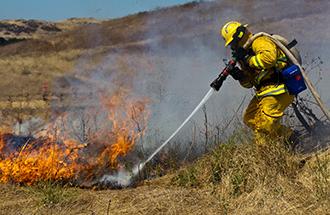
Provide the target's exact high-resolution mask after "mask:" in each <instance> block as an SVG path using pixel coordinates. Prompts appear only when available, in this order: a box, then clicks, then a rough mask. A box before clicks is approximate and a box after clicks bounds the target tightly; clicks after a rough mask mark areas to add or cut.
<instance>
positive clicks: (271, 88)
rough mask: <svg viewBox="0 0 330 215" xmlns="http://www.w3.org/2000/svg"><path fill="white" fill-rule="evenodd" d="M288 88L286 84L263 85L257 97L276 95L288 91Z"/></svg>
mask: <svg viewBox="0 0 330 215" xmlns="http://www.w3.org/2000/svg"><path fill="white" fill-rule="evenodd" d="M286 92H287V89H286V87H285V85H284V84H280V85H268V86H265V87H262V88H261V89H260V90H258V91H257V92H256V96H257V97H259V98H260V97H265V96H276V95H281V94H283V93H286Z"/></svg>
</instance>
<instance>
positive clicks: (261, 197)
mask: <svg viewBox="0 0 330 215" xmlns="http://www.w3.org/2000/svg"><path fill="white" fill-rule="evenodd" d="M239 141H242V142H241V143H239V144H237V142H239ZM244 141H245V140H244V139H242V138H237V136H236V137H235V136H234V137H233V138H232V139H231V140H230V141H229V142H228V143H226V144H223V145H220V146H218V148H216V149H215V150H214V151H213V152H211V153H210V154H208V155H206V156H204V157H203V158H201V159H200V160H198V161H196V162H195V163H194V164H191V165H189V166H187V167H184V168H182V169H181V170H180V171H178V172H173V173H171V174H168V175H166V176H164V177H161V178H156V179H153V180H147V181H144V182H141V183H140V184H138V186H137V187H135V188H128V189H122V190H99V191H98V190H85V189H80V188H70V187H63V186H60V185H58V184H52V183H43V184H39V185H36V186H33V187H19V186H14V185H0V187H1V189H0V190H1V191H0V211H1V212H0V214H50V213H56V214H329V213H330V207H329V205H330V204H329V203H330V199H329V196H330V190H329V187H330V172H329V167H330V166H329V163H330V152H329V151H326V152H323V153H321V154H313V155H311V156H310V157H309V158H308V159H304V158H303V157H302V155H295V154H292V153H290V152H288V151H287V149H286V148H285V147H283V146H281V145H279V144H277V143H272V144H269V145H268V146H265V147H263V148H259V147H257V146H255V145H253V144H249V143H246V142H245V143H244Z"/></svg>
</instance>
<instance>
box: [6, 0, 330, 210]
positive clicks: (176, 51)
mask: <svg viewBox="0 0 330 215" xmlns="http://www.w3.org/2000/svg"><path fill="white" fill-rule="evenodd" d="M329 7H330V4H329V2H328V1H322V0H318V1H299V0H294V1H290V3H288V2H287V1H282V0H280V1H276V2H272V1H264V2H259V1H244V2H242V1H221V2H193V3H189V4H185V5H181V6H176V7H171V8H165V9H159V10H155V11H150V12H141V13H139V14H134V15H130V16H127V17H123V18H119V19H114V20H104V21H98V20H93V19H70V20H66V21H63V22H56V23H50V22H43V21H33V20H28V21H26V20H15V21H8V20H7V21H2V22H1V24H0V30H1V37H2V38H3V39H2V41H3V43H2V45H1V47H0V68H1V70H0V78H1V83H0V99H1V102H0V105H1V107H5V108H4V109H5V111H4V112H3V113H2V118H3V119H5V123H6V124H7V125H11V124H12V123H13V122H17V121H22V120H23V119H24V117H26V118H29V117H30V115H34V116H35V115H37V116H40V115H42V117H44V118H47V117H48V116H45V115H46V114H47V112H48V111H49V110H50V109H51V108H54V103H55V104H56V103H58V101H61V99H63V98H66V97H71V96H72V88H71V85H72V83H79V85H81V84H86V86H89V85H88V84H89V75H90V74H91V73H93V71H96V70H97V69H99V67H98V65H99V64H100V63H102V62H104V61H105V60H107V57H108V56H109V55H112V54H114V55H116V56H117V55H120V56H121V58H120V59H119V61H120V63H118V64H113V65H115V67H116V69H112V68H111V69H107V68H106V69H105V73H109V74H111V73H112V72H113V71H117V70H120V71H124V72H122V73H123V74H124V75H126V74H131V73H136V72H137V71H138V69H136V70H134V69H132V67H138V66H137V65H139V66H140V67H138V68H139V69H140V70H142V69H145V70H149V69H150V70H151V71H162V75H164V74H165V75H164V76H165V77H166V75H167V74H169V73H170V70H171V68H168V69H167V70H165V69H164V68H166V67H163V66H162V67H159V65H164V64H171V63H173V62H175V61H176V60H177V59H176V58H178V56H185V55H187V56H190V54H191V53H194V52H198V51H199V50H200V49H201V47H203V50H204V49H205V48H206V49H210V50H216V51H215V53H216V54H218V56H223V55H225V53H222V52H221V51H219V50H222V49H223V47H222V45H223V44H222V41H220V39H219V38H218V28H219V26H221V24H223V23H224V22H226V21H228V20H230V19H239V20H241V21H242V22H247V23H250V24H251V28H252V29H253V30H255V31H267V32H270V33H279V34H283V35H284V36H287V37H289V38H292V37H296V38H297V40H298V41H299V47H300V48H301V49H302V50H308V51H306V52H305V54H306V55H307V57H306V58H307V59H308V55H310V56H321V57H322V58H323V59H325V61H327V60H328V59H329V57H328V56H329V55H328V53H329V52H328V51H327V49H328V47H329V45H330V43H329V41H330V40H329V39H330V37H329V31H330V29H329V27H328V26H329V25H328V23H329V21H330V16H329ZM274 11H276V12H274ZM316 35H317V37H315V36H316ZM174 47H175V48H174ZM159 50H160V51H159ZM213 54H214V53H212V55H213ZM205 55H206V56H207V57H209V56H210V54H208V53H205ZM141 56H144V57H145V56H147V57H150V56H152V57H153V58H152V59H153V61H156V62H157V64H156V66H155V67H156V69H155V70H152V67H153V66H154V65H151V66H150V65H149V62H148V61H147V62H146V61H145V60H144V58H143V57H141ZM158 56H159V57H158ZM217 58H218V57H217ZM131 59H134V60H133V63H132V61H131ZM179 59H181V58H179ZM189 60H190V61H192V60H191V59H189ZM127 62H129V63H127ZM202 62H204V63H208V62H209V61H207V60H205V61H202ZM158 67H159V68H158ZM325 67H326V69H328V68H330V66H329V64H327V62H326V63H325ZM141 68H142V69H141ZM203 68H204V67H202V68H201V69H203ZM77 70H79V71H80V72H79V73H78V74H77V72H76V71H77ZM162 75H159V76H160V79H161V81H164V79H166V78H163V76H162ZM326 80H329V79H328V76H327V77H325V81H326ZM127 82H131V80H130V79H129V78H128V79H125V80H124V81H123V83H127ZM120 84H122V83H120ZM73 85H75V84H73ZM155 85H157V86H156V87H153V86H152V87H151V89H152V90H155V89H156V90H159V97H160V98H161V97H162V96H163V94H162V93H163V89H162V88H161V87H159V88H158V82H156V83H155ZM53 89H55V90H53ZM200 89H202V87H200V88H199V89H197V90H200ZM203 89H204V88H203ZM321 89H322V92H324V93H323V96H324V97H325V98H326V100H327V101H329V96H328V94H327V92H329V90H330V88H329V86H322V88H321ZM44 96H46V97H44ZM79 96H80V95H77V97H76V101H77V102H78V103H79V101H80V97H79ZM64 100H65V99H64ZM26 101H28V102H26ZM15 102H16V103H15ZM22 104H26V105H27V106H24V105H23V106H22ZM60 104H61V103H60ZM15 105H16V106H15ZM65 105H66V104H65V101H64V106H65ZM8 107H10V108H8ZM15 107H16V108H15ZM64 109H65V107H64ZM8 116H9V117H8ZM3 121H4V120H3ZM242 133H245V131H242V132H241V133H240V134H239V135H238V136H240V135H242ZM232 138H233V139H232V140H231V141H229V142H227V144H226V145H224V146H221V147H218V148H216V149H214V151H212V152H209V153H208V154H207V155H205V157H203V158H201V159H199V160H197V161H196V162H195V163H192V164H191V163H190V164H189V162H187V163H185V165H184V167H181V168H180V167H178V166H177V165H176V164H175V161H176V160H175V156H173V157H172V158H173V159H172V160H170V161H169V162H168V163H165V164H163V165H159V166H158V167H157V168H158V169H157V168H156V169H154V170H152V171H151V172H150V173H149V174H150V175H151V176H152V177H154V176H161V175H163V174H164V172H167V173H168V174H167V175H166V176H164V177H162V178H159V179H156V180H151V181H144V182H142V183H141V184H138V186H137V187H136V188H130V189H125V190H101V191H95V190H82V189H79V188H72V187H71V188H68V187H64V188H63V186H62V184H56V183H48V182H47V183H41V184H37V185H34V186H33V187H24V186H13V185H5V184H1V190H2V191H1V203H0V208H1V212H0V213H3V214H22V213H26V214H29V213H36V214H49V213H53V212H56V213H57V212H58V211H61V213H63V214H68V213H69V214H70V213H72V214H74V213H78V214H79V213H80V214H99V213H108V214H123V213H127V214H132V213H142V214H155V213H168V214H171V213H185V214H219V213H222V214H227V213H228V214H249V213H250V214H254V213H278V214H297V213H315V214H327V213H330V212H329V206H328V205H329V198H328V196H329V152H322V153H319V154H313V155H311V156H310V157H309V158H308V159H306V156H305V155H304V156H302V155H292V154H290V153H288V152H287V151H286V150H285V149H284V148H283V147H282V146H274V147H271V148H269V149H268V152H270V153H267V154H266V155H265V153H264V154H262V152H260V151H258V149H256V148H255V147H254V146H253V145H252V144H250V143H246V142H244V141H243V144H240V145H238V146H237V145H235V144H233V142H235V143H237V142H239V141H240V137H239V138H237V136H233V137H232ZM247 139H248V138H247ZM244 140H245V139H244ZM217 143H218V142H217ZM172 152H175V149H173V150H172ZM164 166H165V167H166V171H164V170H163V168H164ZM179 169H180V171H178V170H179Z"/></svg>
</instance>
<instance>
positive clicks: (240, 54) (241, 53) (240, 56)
mask: <svg viewBox="0 0 330 215" xmlns="http://www.w3.org/2000/svg"><path fill="white" fill-rule="evenodd" d="M232 56H233V58H235V59H236V60H237V61H245V60H246V59H247V57H248V51H247V50H246V49H244V48H242V47H239V48H237V49H236V50H233V52H232Z"/></svg>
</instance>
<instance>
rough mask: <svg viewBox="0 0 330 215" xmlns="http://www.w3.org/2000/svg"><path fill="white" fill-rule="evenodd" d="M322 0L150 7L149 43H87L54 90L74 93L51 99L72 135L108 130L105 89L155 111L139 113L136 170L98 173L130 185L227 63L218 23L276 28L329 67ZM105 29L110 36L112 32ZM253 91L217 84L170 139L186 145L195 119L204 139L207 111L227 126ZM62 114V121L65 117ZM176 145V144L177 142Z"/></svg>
mask: <svg viewBox="0 0 330 215" xmlns="http://www.w3.org/2000/svg"><path fill="white" fill-rule="evenodd" d="M317 2H318V3H315V4H314V3H313V4H312V3H310V1H298V0H294V1H290V2H287V1H284V0H281V1H276V2H275V1H262V2H260V1H245V2H243V1H219V2H205V3H200V4H197V3H194V4H188V5H186V6H185V7H177V8H173V9H165V10H160V11H158V12H157V13H149V14H148V15H147V16H146V18H145V23H144V29H147V31H146V32H144V33H143V34H144V35H143V37H142V40H141V41H138V42H140V43H142V44H146V45H145V46H146V47H144V48H141V49H140V50H138V51H136V50H134V51H130V50H129V49H128V50H127V49H120V48H118V49H116V50H112V51H109V52H106V54H104V52H105V51H104V50H102V51H100V52H99V50H96V49H95V50H89V51H86V53H85V54H84V55H83V56H82V57H81V58H80V60H79V61H78V62H77V65H76V67H75V71H74V72H73V73H71V75H70V76H67V77H65V78H64V79H61V80H59V83H58V85H56V86H55V89H54V90H55V91H57V92H58V94H61V93H67V92H69V93H70V96H69V98H67V99H63V100H61V101H60V102H54V104H53V105H54V112H55V113H56V114H57V113H66V115H65V117H66V119H67V120H66V122H69V125H65V126H64V127H63V129H64V130H66V131H67V133H69V134H68V136H70V137H74V138H75V139H78V140H79V141H80V142H86V138H85V137H86V134H87V133H88V134H90V133H95V132H97V131H99V129H100V126H101V127H106V128H107V129H108V130H111V127H112V126H113V124H111V123H110V124H108V123H107V122H108V116H107V113H106V111H105V109H104V103H103V98H104V96H106V97H112V96H119V97H120V98H122V100H123V101H125V102H127V103H129V102H135V103H136V102H140V103H141V102H142V103H144V104H146V108H147V109H148V111H149V114H150V116H149V118H148V120H147V121H144V120H143V119H141V122H140V123H141V124H140V125H139V127H140V129H142V130H143V129H145V131H144V132H143V136H141V137H140V139H139V140H138V141H137V146H136V148H139V149H141V148H143V150H144V151H143V153H144V156H140V155H137V154H138V153H136V154H134V155H130V156H128V158H127V159H132V160H133V170H132V171H129V170H126V168H124V167H121V168H120V169H119V170H118V171H117V172H116V173H113V172H105V173H104V174H103V176H102V177H100V178H98V179H97V181H98V182H99V183H100V184H111V185H115V186H117V185H120V186H127V185H129V184H130V183H131V182H132V176H135V175H137V173H138V169H139V168H138V167H137V166H136V165H138V164H139V162H140V161H141V159H142V158H146V157H147V156H148V154H149V153H150V152H152V150H153V149H155V148H156V147H157V146H159V145H160V144H161V142H162V141H163V140H165V139H167V138H168V137H169V136H170V135H171V134H172V132H173V131H175V129H176V128H177V127H178V126H179V125H180V124H181V123H182V122H183V121H184V120H185V118H186V117H187V116H188V115H189V113H190V112H191V111H192V110H193V109H194V108H195V106H196V105H197V104H198V103H199V101H200V100H201V99H202V97H203V96H204V95H205V93H206V92H207V91H208V90H209V84H210V83H211V81H212V80H213V79H215V78H216V77H217V75H218V74H219V71H220V70H221V69H222V67H223V66H224V63H223V59H228V58H230V52H229V50H228V49H225V48H224V47H223V45H224V43H223V41H222V39H221V38H220V36H219V29H220V27H221V26H222V25H223V24H224V23H225V22H227V21H229V20H238V21H241V22H243V23H249V24H250V28H251V30H252V31H253V32H258V31H265V32H269V33H276V34H280V35H283V36H284V37H286V38H288V39H289V40H290V39H292V38H296V39H297V40H298V42H299V44H298V48H299V49H300V50H301V54H302V56H304V61H305V62H309V61H311V60H312V59H313V58H315V57H320V58H321V59H322V60H323V62H324V64H323V65H322V67H323V69H324V70H323V71H327V69H328V68H330V64H329V62H328V58H329V54H330V53H329V49H328V47H329V38H330V27H329V25H328V23H329V21H330V16H329V15H328V9H329V3H328V1H317ZM320 5H321V6H322V7H321V8H320ZM310 23H315V24H313V25H311V24H310ZM94 30H95V31H94V32H93V33H91V35H92V36H91V38H90V39H89V40H88V41H89V42H90V43H93V44H94V45H95V46H97V45H98V44H102V40H103V39H104V38H102V36H101V35H102V34H101V32H100V31H99V30H100V29H98V28H95V29H94ZM315 32H317V33H316V34H315ZM107 36H109V37H110V38H111V35H107ZM94 38H97V39H95V40H94ZM139 38H141V35H139ZM105 50H106V49H105ZM310 75H311V76H312V78H313V80H317V77H318V76H320V74H315V73H312V74H310ZM321 76H322V78H323V80H322V81H321V82H320V83H319V84H318V88H319V91H320V92H321V95H322V97H323V99H324V100H325V101H326V103H327V105H330V95H329V94H328V92H329V91H330V86H329V85H328V84H327V83H328V81H330V76H329V74H327V73H324V72H322V73H321ZM63 81H65V82H67V83H69V87H61V86H62V85H63V83H61V82H63ZM252 95H253V91H252V90H246V89H243V88H241V87H240V86H239V84H238V83H237V82H235V81H234V80H232V79H231V78H228V79H227V80H226V82H225V83H224V85H223V87H222V88H221V90H220V92H218V93H216V94H215V95H214V96H213V97H212V98H211V99H210V100H209V101H208V103H207V104H206V112H205V113H206V115H205V113H203V112H202V111H200V112H198V113H197V114H196V116H194V118H193V121H192V122H190V123H188V124H187V125H186V127H185V128H183V130H182V131H180V132H179V133H178V135H177V136H176V137H175V138H174V140H173V142H177V143H180V147H182V146H183V147H182V148H183V149H186V147H185V145H186V144H187V142H189V141H190V140H191V138H192V135H193V132H192V127H193V126H194V127H197V130H198V131H197V135H196V134H194V135H196V136H197V137H196V139H197V142H198V143H199V145H198V146H199V147H201V144H202V143H203V141H204V140H205V139H204V138H205V137H204V136H203V132H205V130H204V129H205V128H204V127H205V120H206V118H205V116H207V119H208V125H209V126H210V127H212V128H214V127H217V126H220V127H222V126H224V125H225V124H226V123H227V121H228V120H229V121H230V119H232V118H233V117H235V118H240V114H241V112H242V109H237V108H238V106H239V105H240V104H241V103H242V102H243V106H246V103H247V102H248V101H249V98H250V97H252ZM244 98H246V99H245V100H244ZM125 102H124V104H125ZM120 108H121V109H120ZM120 108H119V113H117V114H118V116H119V117H123V116H125V115H127V109H126V108H125V107H124V106H121V107H120ZM86 110H88V112H87V113H86ZM57 120H59V123H58V124H61V120H60V117H58V118H57ZM36 123H37V122H36ZM224 127H226V129H227V130H228V132H227V133H230V131H231V130H232V129H233V128H232V127H230V126H224ZM86 128H87V129H86ZM135 129H136V128H135ZM195 133H196V132H195ZM222 134H223V135H222V136H221V139H225V138H226V135H225V134H226V132H223V133H222ZM103 139H106V136H105V137H104V138H103ZM187 140H188V141H187ZM198 146H197V147H198ZM176 147H177V148H179V146H178V145H177V146H176ZM119 162H120V161H119ZM122 163H124V162H122ZM134 166H135V167H134Z"/></svg>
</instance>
